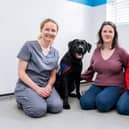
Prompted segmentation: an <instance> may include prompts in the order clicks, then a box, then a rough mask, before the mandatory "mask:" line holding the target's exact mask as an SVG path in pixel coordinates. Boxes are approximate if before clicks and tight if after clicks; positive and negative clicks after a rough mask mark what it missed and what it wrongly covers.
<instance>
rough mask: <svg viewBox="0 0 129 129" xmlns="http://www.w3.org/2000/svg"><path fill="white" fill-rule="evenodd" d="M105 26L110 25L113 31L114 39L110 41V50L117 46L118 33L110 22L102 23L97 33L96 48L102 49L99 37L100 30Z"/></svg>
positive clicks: (100, 37)
mask: <svg viewBox="0 0 129 129" xmlns="http://www.w3.org/2000/svg"><path fill="white" fill-rule="evenodd" d="M105 25H110V26H111V27H112V28H113V29H114V38H113V41H112V48H111V49H113V48H115V47H116V46H117V45H118V32H117V28H116V25H115V24H114V23H112V22H111V21H104V22H103V23H102V25H101V27H100V29H99V31H98V41H97V47H99V48H103V39H102V36H101V33H102V29H103V27H104V26H105Z"/></svg>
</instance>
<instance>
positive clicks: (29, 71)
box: [15, 19, 63, 117]
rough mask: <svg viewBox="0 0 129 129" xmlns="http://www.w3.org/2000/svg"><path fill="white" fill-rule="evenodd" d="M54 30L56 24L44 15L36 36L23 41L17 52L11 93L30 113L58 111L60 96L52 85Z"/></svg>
mask: <svg viewBox="0 0 129 129" xmlns="http://www.w3.org/2000/svg"><path fill="white" fill-rule="evenodd" d="M57 32H58V24H57V23H56V22H55V21H54V20H52V19H45V20H44V21H43V22H42V23H41V25H40V36H39V38H38V40H34V41H27V42H26V43H25V44H24V45H23V47H22V48H21V50H20V52H19V53H18V58H19V63H18V76H19V79H18V81H17V84H16V88H15V96H16V101H17V104H18V107H19V108H21V109H23V111H24V112H25V114H27V115H28V116H30V117H41V116H44V115H45V114H46V112H50V113H58V112H61V111H62V107H63V106H62V105H63V104H62V100H61V98H60V97H59V95H58V93H57V92H56V90H55V88H54V87H53V84H54V82H55V79H56V72H57V67H58V59H59V54H58V51H57V50H56V49H55V48H54V47H52V43H53V41H54V39H55V37H56V35H57Z"/></svg>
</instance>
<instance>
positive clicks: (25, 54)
mask: <svg viewBox="0 0 129 129" xmlns="http://www.w3.org/2000/svg"><path fill="white" fill-rule="evenodd" d="M17 57H18V58H19V59H22V60H25V61H27V62H28V66H27V69H26V72H27V74H28V76H29V77H30V78H31V79H32V80H33V81H34V82H35V83H37V84H38V85H39V86H41V87H44V86H46V84H47V82H48V80H49V77H50V73H51V71H52V70H53V69H57V67H58V59H59V53H58V51H57V50H56V49H55V48H53V47H51V48H50V51H49V53H48V55H47V56H45V55H44V54H43V52H42V48H41V46H40V44H39V43H38V41H37V40H35V41H28V42H26V43H25V44H24V46H23V47H22V48H21V50H20V52H19V53H18V56H17ZM19 81H20V80H19ZM20 82H21V81H20Z"/></svg>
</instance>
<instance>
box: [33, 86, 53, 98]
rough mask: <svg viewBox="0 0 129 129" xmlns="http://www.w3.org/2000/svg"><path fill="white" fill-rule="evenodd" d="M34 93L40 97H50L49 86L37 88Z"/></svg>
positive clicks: (50, 89)
mask: <svg viewBox="0 0 129 129" xmlns="http://www.w3.org/2000/svg"><path fill="white" fill-rule="evenodd" d="M35 91H36V92H37V93H38V94H39V95H40V96H42V97H45V98H46V97H48V96H50V95H51V92H52V88H51V86H50V85H47V86H46V87H37V88H36V89H35Z"/></svg>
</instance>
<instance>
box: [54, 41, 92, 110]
mask: <svg viewBox="0 0 129 129" xmlns="http://www.w3.org/2000/svg"><path fill="white" fill-rule="evenodd" d="M90 49H91V44H90V43H88V42H87V41H85V40H80V39H74V40H73V41H70V42H69V43H68V51H67V52H66V53H65V55H64V56H63V58H62V59H61V62H60V69H59V72H58V74H57V79H56V82H55V88H56V90H57V91H58V93H59V95H60V96H61V98H62V99H63V108H64V109H70V104H69V101H68V97H69V96H71V97H77V98H78V99H80V75H81V71H82V59H83V56H84V54H85V53H86V52H90ZM75 89H76V93H75V94H74V93H72V91H74V90H75Z"/></svg>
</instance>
